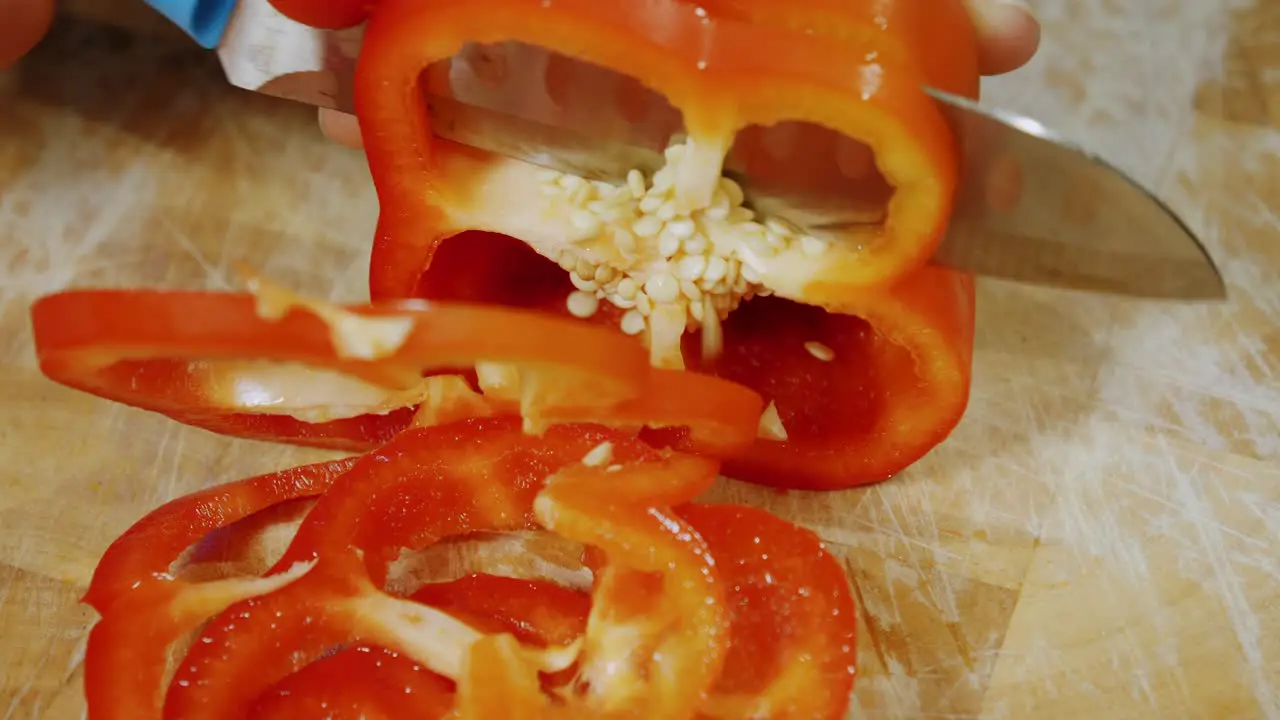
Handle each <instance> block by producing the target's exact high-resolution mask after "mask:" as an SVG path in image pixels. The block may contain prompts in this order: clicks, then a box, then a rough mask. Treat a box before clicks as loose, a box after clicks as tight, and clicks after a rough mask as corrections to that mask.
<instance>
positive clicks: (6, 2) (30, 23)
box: [0, 0, 53, 68]
mask: <svg viewBox="0 0 1280 720" xmlns="http://www.w3.org/2000/svg"><path fill="white" fill-rule="evenodd" d="M52 23H53V0H0V68H6V67H9V66H10V65H12V64H14V63H15V62H17V61H18V59H19V58H21V57H22V56H23V55H26V54H27V53H28V52H30V51H31V48H33V47H35V46H36V43H38V42H40V39H41V38H43V37H44V36H45V33H47V32H49V26H50V25H51V24H52Z"/></svg>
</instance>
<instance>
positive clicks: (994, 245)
mask: <svg viewBox="0 0 1280 720" xmlns="http://www.w3.org/2000/svg"><path fill="white" fill-rule="evenodd" d="M157 3H158V4H162V5H165V6H166V7H168V8H169V9H168V11H166V12H165V14H166V15H167V16H168V17H169V18H170V19H172V20H174V21H175V22H178V24H179V25H183V23H184V22H186V23H187V24H188V25H191V26H192V29H188V32H189V33H190V34H191V35H192V36H193V37H196V38H197V40H198V41H200V42H201V44H202V45H203V46H205V47H212V46H215V45H216V46H217V49H218V55H219V57H220V59H221V62H222V65H223V68H224V71H225V72H226V75H227V77H228V80H229V81H230V82H231V83H232V84H234V85H237V86H239V87H243V88H246V89H249V90H254V91H256V92H261V93H266V94H270V95H275V96H278V97H284V98H288V99H292V100H297V101H301V102H304V103H308V104H311V105H315V106H319V107H328V108H334V109H337V110H343V111H347V112H350V111H351V110H352V76H353V74H354V69H355V57H356V55H357V54H358V51H359V46H360V38H361V29H360V28H353V29H351V30H345V31H336V32H329V31H318V30H314V29H312V28H307V27H304V26H302V25H299V24H297V23H294V22H293V21H291V20H289V19H288V18H285V17H284V16H282V15H280V14H279V13H278V12H276V11H275V9H274V8H273V7H272V6H271V5H270V3H269V2H268V0H240V2H239V4H238V5H235V7H234V12H230V13H225V21H224V20H222V18H223V17H224V13H223V11H222V9H221V8H222V7H224V6H226V7H229V6H230V3H222V2H218V3H211V2H207V1H205V2H200V1H199V0H195V1H194V2H193V0H157ZM184 5H186V6H190V8H188V9H187V10H181V9H178V8H179V7H180V6H184ZM197 6H199V7H197ZM161 9H162V11H164V9H163V8H161ZM211 18H213V19H212V20H211ZM197 21H199V22H197ZM218 22H222V25H221V26H220V31H218V30H216V29H213V27H212V26H214V25H216V24H217V23H218ZM495 72H497V73H498V74H500V75H501V77H500V79H499V80H498V81H497V82H495ZM550 72H560V73H564V74H565V75H564V76H568V77H572V78H573V81H572V82H571V83H569V86H570V87H572V88H573V90H574V92H573V93H571V94H570V95H569V96H568V97H558V98H556V99H555V101H553V100H552V99H551V98H550V97H549V91H548V89H547V88H548V75H549V73H550ZM425 78H426V83H425V92H426V93H427V94H428V106H429V108H430V112H431V113H432V118H433V122H432V131H433V133H434V134H436V135H437V136H438V137H440V138H441V139H444V140H448V141H452V142H458V143H461V144H465V145H469V146H472V147H476V148H479V149H482V150H486V151H489V152H493V153H495V154H499V155H504V156H507V157H512V158H516V159H520V160H524V161H527V162H530V163H534V164H537V165H542V166H546V167H550V168H554V169H556V170H560V171H565V172H572V173H575V174H578V175H582V176H585V177H589V178H592V179H600V180H608V181H613V182H621V181H622V179H623V178H624V177H625V175H626V172H627V170H629V169H631V168H633V167H638V168H641V169H642V170H645V171H647V172H652V171H654V170H656V169H657V168H658V167H660V166H661V163H662V150H663V148H665V147H666V145H667V144H668V143H669V142H670V140H671V138H672V137H673V136H675V135H677V134H678V133H679V132H680V125H679V113H678V112H677V111H675V110H674V108H671V107H670V106H669V105H667V104H666V102H665V100H664V99H662V98H661V96H659V95H656V94H650V95H651V96H645V97H641V98H640V100H641V101H642V102H643V103H644V107H645V108H647V110H646V113H645V118H646V119H645V120H644V121H643V122H635V121H632V120H627V121H624V120H623V119H622V116H621V113H620V112H610V108H609V107H608V106H607V105H606V104H604V103H601V102H600V100H599V98H601V97H617V96H618V92H619V83H621V82H625V79H622V78H621V77H620V76H617V75H614V74H612V73H611V72H610V71H607V70H605V69H603V68H597V67H594V66H590V65H585V64H582V63H576V61H573V60H570V59H568V58H563V57H560V56H553V55H552V54H550V53H548V52H547V51H545V50H543V49H541V48H536V47H533V46H529V45H524V44H520V43H503V44H500V45H490V46H479V45H471V46H468V47H466V48H464V49H463V51H462V52H460V53H459V54H458V55H456V56H454V57H453V58H452V59H450V61H449V62H447V63H444V64H440V65H438V66H435V67H433V68H431V69H429V70H428V71H427V72H426V73H425ZM640 92H644V91H640ZM926 92H928V93H929V94H930V95H931V96H932V97H933V98H934V99H935V100H936V101H937V102H938V103H939V106H940V108H941V109H942V111H943V112H944V114H945V115H946V116H947V118H948V120H949V121H950V123H951V126H952V128H953V130H954V131H955V133H956V136H957V138H958V140H959V144H960V148H961V160H962V165H961V167H962V177H961V181H960V186H959V192H958V195H957V197H956V205H955V208H954V211H953V214H952V217H951V220H950V223H949V226H948V229H947V232H946V235H945V237H944V239H943V241H942V244H941V246H940V247H939V249H938V250H937V252H936V254H935V256H934V258H933V262H934V263H935V264H938V265H943V266H947V267H952V268H957V269H961V270H965V271H969V272H973V273H976V274H979V275H984V276H989V277H998V278H1005V279H1009V280H1015V281H1020V282H1028V283H1033V284H1037V285H1045V286H1052V287H1060V288H1067V289H1075V290H1085V291H1092V292H1105V293H1114V294H1121V295H1131V296H1136V297H1146V298H1159V299H1181V300H1213V299H1223V298H1225V297H1226V290H1225V286H1224V283H1223V281H1222V277H1221V275H1220V274H1219V272H1218V269H1217V267H1216V266H1215V265H1214V263H1213V260H1212V258H1211V257H1210V256H1209V254H1208V252H1207V251H1206V250H1205V249H1204V247H1203V246H1202V245H1201V243H1200V242H1199V240H1198V239H1197V238H1196V236H1195V234H1194V233H1193V232H1192V231H1191V230H1190V229H1189V228H1188V227H1187V226H1186V224H1185V223H1183V222H1182V221H1181V220H1180V219H1179V218H1178V216H1177V215H1176V214H1175V213H1174V212H1173V211H1172V210H1171V209H1170V208H1169V207H1168V206H1167V205H1165V204H1164V203H1163V202H1161V200H1160V199H1159V198H1157V197H1156V196H1155V195H1153V194H1152V193H1150V192H1148V191H1147V190H1146V189H1144V188H1143V187H1142V186H1141V185H1140V184H1138V183H1137V182H1136V181H1134V180H1133V179H1132V178H1130V177H1128V176H1127V175H1126V174H1125V173H1123V172H1122V171H1120V170H1119V169H1117V168H1115V167H1113V166H1112V165H1110V164H1108V163H1107V162H1106V161H1105V160H1103V159H1102V158H1100V157H1098V156H1097V155H1094V154H1092V153H1090V152H1088V151H1086V150H1084V149H1082V148H1080V147H1078V146H1075V145H1073V144H1071V143H1069V142H1068V141H1066V140H1065V139H1063V138H1062V137H1060V136H1058V135H1056V134H1055V133H1054V132H1052V131H1051V130H1049V129H1048V128H1046V127H1045V126H1044V125H1042V124H1040V123H1039V122H1037V121H1035V120H1032V119H1030V118H1027V117H1023V116H1019V115H1016V114H1013V113H1008V112H1004V111H999V110H990V109H987V108H983V107H981V106H979V105H978V104H977V103H974V102H972V101H970V100H968V99H966V98H962V97H957V96H954V95H949V94H947V93H943V92H940V91H937V90H932V89H926ZM610 93H612V94H610ZM633 108H634V106H633ZM633 108H632V109H633ZM822 133H828V134H831V133H830V131H826V130H824V129H820V128H817V127H815V126H806V127H796V126H788V125H780V126H773V127H769V128H761V129H759V132H758V134H757V136H756V138H755V139H754V140H755V141H754V142H753V143H751V144H750V145H747V144H745V143H743V144H742V146H741V147H739V146H735V148H734V150H733V151H731V153H730V156H729V157H728V158H727V159H726V164H725V170H726V174H727V175H729V176H730V177H733V178H734V179H735V180H738V181H739V182H740V183H741V184H742V185H743V188H744V190H745V191H746V195H747V199H748V201H749V202H750V203H751V204H752V206H753V207H754V208H755V209H756V210H758V211H761V212H767V213H771V214H777V215H780V216H782V217H785V218H787V219H788V220H790V221H792V222H794V223H795V224H797V225H799V226H801V227H802V228H803V229H805V230H806V231H808V232H812V233H813V234H819V235H822V234H828V235H829V234H832V233H836V234H838V233H839V230H840V229H842V228H845V227H848V226H850V225H858V224H866V223H874V222H878V221H879V220H880V213H881V212H882V210H881V208H883V202H884V200H886V199H887V198H888V195H889V193H890V192H891V190H890V189H889V188H888V187H887V186H886V185H883V183H877V182H875V181H874V180H868V177H867V175H868V173H866V172H865V168H862V169H861V170H858V169H854V170H850V169H849V167H848V166H849V165H855V166H856V165H857V162H856V161H853V160H850V158H856V156H857V155H858V147H851V146H850V145H849V143H850V141H848V140H847V139H845V138H834V137H823V136H822ZM823 143H825V144H823ZM832 143H835V147H837V151H836V152H831V151H830V148H831V147H832V146H833V145H832ZM841 143H845V145H841ZM819 147H821V148H824V149H823V150H818V149H817V148H819ZM806 148H814V149H813V150H811V151H806ZM751 152H782V153H785V154H786V159H787V162H786V163H785V165H786V166H787V170H786V176H785V177H782V176H779V177H760V176H758V175H752V176H750V177H746V176H744V175H743V173H742V172H741V171H740V170H741V168H742V167H743V166H745V164H746V163H745V162H744V160H745V158H746V157H747V156H748V155H749V153H751ZM864 152H865V151H864ZM871 175H875V174H874V173H871ZM856 197H860V198H864V199H866V200H868V201H870V202H867V203H864V204H861V205H860V204H858V203H855V202H853V201H851V198H856Z"/></svg>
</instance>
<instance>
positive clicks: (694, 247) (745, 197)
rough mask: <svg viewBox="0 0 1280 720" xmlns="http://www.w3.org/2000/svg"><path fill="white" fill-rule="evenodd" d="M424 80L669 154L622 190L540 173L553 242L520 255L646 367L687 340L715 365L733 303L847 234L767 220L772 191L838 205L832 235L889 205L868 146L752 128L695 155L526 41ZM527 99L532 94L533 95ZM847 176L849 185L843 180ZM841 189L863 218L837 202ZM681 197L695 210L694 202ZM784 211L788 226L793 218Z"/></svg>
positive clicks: (613, 86)
mask: <svg viewBox="0 0 1280 720" xmlns="http://www.w3.org/2000/svg"><path fill="white" fill-rule="evenodd" d="M424 79H425V80H426V84H427V86H428V92H431V93H433V94H442V93H447V94H448V95H451V96H452V97H454V98H457V99H458V100H461V101H463V102H465V103H470V104H474V105H477V106H484V107H491V108H502V109H503V110H504V111H505V112H510V113H514V114H517V115H519V116H520V117H521V118H523V119H525V120H530V121H533V122H536V123H539V124H541V125H545V126H547V127H555V128H559V129H561V130H568V131H571V132H573V133H577V134H581V135H583V136H584V137H590V138H593V139H599V141H600V142H601V143H602V144H603V143H608V142H618V141H622V142H626V143H633V144H634V145H635V146H637V147H642V148H643V147H648V148H653V147H657V148H661V147H663V144H664V143H666V148H665V151H664V152H663V153H662V156H661V158H662V161H661V163H660V164H658V165H657V166H656V167H655V166H654V165H652V164H650V165H649V166H648V167H644V166H642V165H641V164H639V163H638V164H637V165H636V166H632V167H629V169H628V170H627V171H626V172H625V181H623V182H619V181H618V180H619V176H620V175H621V174H622V173H618V172H611V173H605V174H604V176H601V175H594V176H593V174H592V173H589V172H582V173H577V172H561V171H557V170H551V169H545V170H538V171H537V172H536V173H534V178H535V184H536V185H537V193H538V194H539V196H540V200H539V202H540V203H541V204H542V206H543V207H542V209H541V211H540V212H539V213H538V215H539V216H541V217H542V218H543V219H544V220H545V221H550V222H551V224H552V225H554V226H555V227H556V228H558V229H561V228H562V229H563V232H564V233H565V235H564V236H563V237H562V238H560V239H559V241H557V242H554V243H550V242H546V241H541V242H538V243H536V244H533V243H531V244H533V245H534V247H535V248H536V249H537V251H538V252H539V253H541V254H543V255H544V256H546V257H548V258H549V259H551V260H552V261H554V262H556V263H557V264H559V266H560V267H561V268H563V269H564V270H565V271H566V272H568V273H569V277H570V280H571V281H572V283H573V286H574V288H575V290H574V292H572V293H571V294H570V295H569V296H568V297H567V298H566V300H565V305H566V308H567V310H568V311H569V312H570V313H571V314H572V315H574V316H577V317H579V318H589V317H592V316H594V315H596V314H597V313H598V312H599V311H600V309H601V307H602V306H603V305H604V304H605V303H608V304H612V305H613V306H615V307H617V308H619V309H620V310H621V311H622V312H621V314H620V317H619V320H618V322H619V326H620V328H621V330H622V331H623V332H625V333H627V334H629V335H635V336H639V338H640V339H641V340H642V342H643V343H644V344H645V345H646V346H647V347H648V349H649V354H650V361H651V363H652V364H653V365H654V366H657V367H666V368H675V369H681V368H683V367H684V359H683V353H682V349H681V338H682V336H683V335H684V333H686V332H696V331H701V340H702V356H703V358H702V359H703V362H704V364H705V363H708V362H713V361H714V360H715V358H716V357H717V356H718V355H719V354H720V352H721V338H722V333H721V331H720V323H721V322H722V321H723V320H724V319H725V318H726V317H727V316H728V315H729V313H731V312H732V311H733V310H734V309H736V308H737V307H739V306H740V305H741V303H742V302H744V301H747V300H750V299H751V298H752V297H756V296H766V295H770V294H772V293H773V290H772V289H771V288H770V284H771V283H770V280H769V276H770V274H771V273H773V274H777V273H779V272H781V273H784V274H785V275H788V276H789V275H794V274H795V271H799V272H800V273H801V274H802V275H807V274H809V272H810V271H812V270H814V269H816V268H818V267H821V266H823V265H825V264H826V263H825V262H824V260H823V256H824V255H825V254H826V253H827V252H828V251H829V250H830V249H831V248H832V246H833V244H834V243H836V242H840V244H841V245H842V246H844V245H847V242H846V241H847V237H846V236H847V233H839V232H819V231H814V232H808V231H806V230H805V229H803V227H805V226H807V225H808V224H809V223H810V222H813V223H815V224H817V223H818V222H820V221H821V220H822V219H823V218H830V217H832V214H831V213H829V212H828V213H826V214H825V215H824V214H823V213H822V212H819V213H818V214H816V215H815V214H814V213H812V212H808V213H807V214H806V211H805V209H804V207H803V203H801V204H798V205H797V204H795V203H793V202H791V201H790V200H784V201H783V203H782V205H781V206H777V208H776V210H778V211H781V212H775V206H774V205H768V206H767V207H768V209H767V210H766V203H769V202H771V201H772V200H773V199H775V198H779V197H783V196H782V195H781V194H780V193H773V192H772V191H773V190H774V189H783V188H785V189H787V190H790V191H798V192H800V193H801V194H802V195H803V196H804V197H806V198H810V197H818V198H821V197H822V195H821V192H816V191H815V189H816V190H823V189H824V188H825V192H826V193H827V196H828V198H829V197H830V196H831V194H832V193H839V194H843V197H839V198H836V199H835V202H834V203H831V202H830V201H827V202H828V204H827V208H828V209H830V208H832V207H834V208H837V209H838V211H841V212H843V213H844V214H843V215H842V216H839V219H838V220H837V221H838V222H842V223H844V224H845V225H848V224H849V223H850V222H852V224H855V225H874V224H877V223H879V222H880V221H882V219H883V214H884V207H885V203H886V202H887V198H888V196H889V195H890V194H891V192H892V190H891V188H889V187H888V185H887V184H886V183H884V182H883V180H882V179H880V178H879V174H878V172H876V171H875V167H874V163H873V162H871V160H870V158H871V155H870V151H869V150H867V149H866V148H865V146H861V145H859V144H857V143H854V142H852V141H848V140H847V139H844V138H842V136H839V135H838V134H837V133H834V132H832V131H829V130H826V129H825V128H821V127H819V126H816V125H811V124H807V123H782V124H779V125H776V126H771V127H768V128H762V127H759V126H752V127H748V128H746V129H744V130H743V131H742V132H740V133H739V134H738V135H737V136H736V137H735V139H734V141H733V143H732V146H731V148H730V149H729V150H728V152H727V153H726V152H725V151H724V150H723V149H721V148H713V147H709V146H699V145H698V144H697V143H698V140H699V139H698V138H686V137H685V136H683V135H682V134H680V132H679V130H680V117H679V112H678V111H677V110H675V109H674V108H672V107H671V105H670V104H669V103H668V102H667V101H666V99H665V98H664V97H662V96H661V95H660V94H658V93H656V92H654V91H652V90H649V89H647V88H645V87H643V86H642V85H641V84H640V83H638V82H637V81H636V80H635V79H633V78H630V77H627V76H625V75H622V74H620V73H617V72H615V71H613V70H610V69H608V68H603V67H600V66H596V65H592V64H590V63H585V62H582V61H579V60H576V59H573V58H569V57H567V56H564V55H560V54H558V53H554V52H551V51H547V50H545V49H543V48H538V47H536V46H531V45H527V44H524V43H518V42H504V43H499V44H493V45H480V44H469V45H468V46H467V47H465V48H464V49H463V51H462V52H460V53H459V54H458V55H456V56H455V57H454V58H452V59H451V60H450V61H449V62H448V63H447V65H442V66H440V67H437V68H434V69H432V70H429V71H428V73H427V74H426V76H425V78H424ZM531 87H541V88H542V89H543V90H545V93H531V92H530V91H529V88H531ZM512 97H520V98H523V100H522V101H521V102H519V107H518V108H511V107H509V106H506V105H507V104H508V103H509V102H510V100H509V99H510V98H512ZM504 106H506V107H504ZM779 140H781V141H782V142H781V143H780V142H779ZM842 141H843V142H842ZM602 147H603V145H602ZM837 151H839V152H837ZM650 152H652V150H650ZM654 155H655V156H656V153H655V154H654ZM851 158H852V161H851V160H850V159H851ZM863 159H865V162H862V160H863ZM709 164H715V165H716V167H714V168H709V167H708V165H709ZM721 166H723V168H722V167H721ZM561 167H562V168H563V167H564V166H561ZM851 167H853V168H855V172H854V173H852V174H853V175H856V177H850V173H849V172H848V169H849V168H851ZM565 169H568V168H565ZM722 169H723V170H725V171H727V173H728V174H730V175H738V174H739V173H742V174H745V175H747V176H749V177H750V179H751V186H750V188H749V189H747V190H746V191H744V188H743V187H742V186H741V185H740V184H739V183H738V182H736V181H735V180H734V179H731V178H730V177H727V176H725V175H723V174H722V173H721V171H722ZM739 176H740V175H739ZM603 177H607V179H602V178H603ZM690 177H693V178H698V179H706V180H709V181H713V182H714V189H713V191H712V192H710V193H707V192H706V190H708V189H709V188H708V187H706V186H705V184H704V185H703V186H702V187H699V188H693V189H691V188H689V187H686V185H687V183H685V182H682V181H681V178H690ZM834 179H838V180H840V181H841V182H833V180H834ZM609 180H612V182H610V181H609ZM851 182H852V183H856V187H855V185H851ZM854 190H856V191H857V193H858V197H861V198H865V200H866V206H865V207H862V206H857V207H855V205H857V204H856V203H851V202H850V200H849V198H850V195H849V194H848V193H850V192H852V191H854ZM759 191H764V192H759ZM693 192H696V194H697V195H698V196H699V197H697V198H694V197H691V195H692V194H693ZM757 205H758V207H757ZM796 210H798V211H799V213H800V214H799V215H797V216H796V217H793V211H796ZM851 210H852V212H853V214H852V215H850V214H849V213H850V211H851ZM784 216H785V217H787V218H790V219H792V220H795V222H792V221H789V220H787V219H783V217H784ZM526 227H527V225H526ZM492 229H499V228H496V227H495V228H492ZM513 229H514V228H513ZM548 229H549V228H548ZM842 249H846V250H847V249H850V248H842ZM793 269H794V271H793ZM786 284H787V285H788V287H791V288H796V287H802V286H803V284H804V283H803V282H802V281H794V282H793V281H788V282H787V283H786ZM792 292H793V293H794V290H793V291H792ZM797 299H801V300H802V299H803V298H797Z"/></svg>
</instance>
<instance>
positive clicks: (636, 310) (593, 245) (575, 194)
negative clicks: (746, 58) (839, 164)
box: [538, 142, 828, 367]
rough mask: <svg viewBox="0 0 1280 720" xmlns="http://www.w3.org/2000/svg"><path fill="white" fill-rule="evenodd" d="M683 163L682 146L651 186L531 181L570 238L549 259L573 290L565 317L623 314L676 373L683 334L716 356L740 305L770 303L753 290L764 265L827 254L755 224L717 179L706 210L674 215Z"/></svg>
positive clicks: (570, 178)
mask: <svg viewBox="0 0 1280 720" xmlns="http://www.w3.org/2000/svg"><path fill="white" fill-rule="evenodd" d="M689 154H690V153H689V144H688V142H678V143H676V144H673V145H671V146H670V147H668V148H667V150H666V152H665V157H666V164H665V165H664V167H662V168H661V169H660V170H658V171H657V172H656V173H654V174H653V176H652V177H651V178H647V177H645V175H644V173H642V172H641V171H640V170H635V169H633V170H631V171H630V172H629V173H628V174H627V178H626V184H625V185H622V186H617V185H612V184H610V183H605V182H599V181H591V180H586V179H584V178H581V177H578V176H576V175H570V174H565V173H559V172H556V171H552V170H547V171H544V172H541V173H539V175H538V180H539V182H540V183H541V190H542V193H543V195H544V196H546V197H547V198H548V199H549V200H551V202H550V203H549V211H550V212H563V213H567V215H568V218H569V221H570V224H571V225H572V227H573V228H574V229H575V230H576V231H578V232H577V234H576V235H575V236H574V237H572V238H570V239H569V240H570V242H569V243H567V244H566V245H563V246H560V247H559V248H558V249H557V250H556V253H557V254H558V256H557V257H554V258H552V259H554V260H556V261H557V262H558V263H559V264H560V267H562V268H564V269H565V270H566V271H568V272H569V277H570V279H571V280H572V282H573V285H574V287H575V288H576V289H577V290H576V292H574V293H572V294H570V296H569V298H568V300H567V307H568V309H569V312H571V313H572V314H573V315H575V316H577V317H581V318H587V317H591V316H592V315H594V314H595V313H596V312H597V311H598V310H599V308H600V301H601V300H604V301H607V302H609V303H611V304H612V305H614V306H616V307H618V308H621V309H622V310H624V311H625V312H624V313H623V315H622V318H621V321H620V324H621V327H622V330H623V332H626V333H627V334H630V335H640V334H643V335H644V339H645V340H646V342H647V343H648V345H649V350H650V357H651V359H652V360H653V361H654V364H655V365H658V366H661V367H683V360H682V359H681V354H680V337H681V335H682V334H683V333H684V332H685V331H686V330H689V331H692V330H696V329H699V328H701V329H702V330H703V352H704V354H707V353H711V354H716V353H718V352H719V338H720V321H722V320H724V318H725V317H727V316H728V314H729V313H730V312H732V311H733V310H734V309H735V308H737V307H738V305H739V304H740V303H741V302H742V301H743V300H745V299H749V298H751V297H752V296H755V295H768V294H770V290H769V289H768V288H767V287H765V286H763V285H761V283H760V267H761V266H762V263H764V262H766V261H768V260H769V259H770V258H773V257H776V256H777V255H778V254H779V253H782V252H787V251H791V250H793V249H796V248H798V249H799V250H800V251H801V252H804V253H806V254H809V255H820V254H822V253H824V252H826V251H827V249H828V242H827V241H826V240H824V239H821V238H817V237H814V236H811V235H805V234H803V233H801V232H800V231H799V230H798V229H796V228H795V227H794V226H792V225H791V224H790V223H787V222H786V221H784V220H781V219H778V218H763V217H757V215H756V213H755V212H753V211H752V210H751V209H749V208H747V207H745V206H744V205H743V200H744V198H743V192H742V188H741V187H740V186H739V185H738V184H737V183H736V182H734V181H733V180H731V179H729V178H723V177H722V178H720V180H719V182H718V185H717V188H716V190H715V193H714V194H713V196H712V200H711V203H710V205H708V206H706V207H702V208H698V209H694V210H692V211H687V212H686V211H681V210H679V209H678V208H679V206H680V203H678V202H677V198H676V196H675V195H676V191H675V178H676V176H677V173H678V167H679V165H680V163H681V162H682V161H684V160H685V159H686V156H687V155H689Z"/></svg>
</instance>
